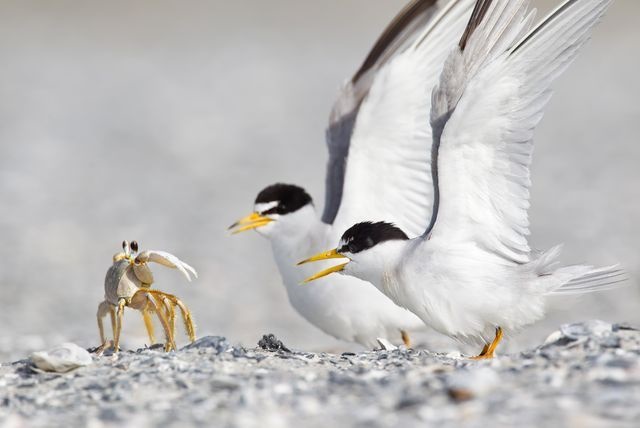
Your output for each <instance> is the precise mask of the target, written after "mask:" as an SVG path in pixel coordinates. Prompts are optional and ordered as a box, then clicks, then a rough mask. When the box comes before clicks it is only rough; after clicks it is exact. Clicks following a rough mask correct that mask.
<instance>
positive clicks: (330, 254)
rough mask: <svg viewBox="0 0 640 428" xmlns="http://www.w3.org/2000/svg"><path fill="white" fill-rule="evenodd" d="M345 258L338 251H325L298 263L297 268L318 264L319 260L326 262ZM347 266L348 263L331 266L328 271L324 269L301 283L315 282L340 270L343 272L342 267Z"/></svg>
mask: <svg viewBox="0 0 640 428" xmlns="http://www.w3.org/2000/svg"><path fill="white" fill-rule="evenodd" d="M345 258H347V257H345V256H343V255H342V254H340V253H338V250H336V249H334V250H331V251H326V252H323V253H319V254H316V255H315V256H312V257H309V258H308V259H306V260H303V261H301V262H300V263H298V266H300V265H303V264H305V263H310V262H318V261H321V260H328V259H345ZM347 264H349V262H347V263H343V264H341V265H336V266H332V267H330V268H328V269H325V270H323V271H320V272H318V273H317V274H315V275H313V276H310V277H309V278H307V279H305V280H304V281H302V283H303V284H306V283H308V282H311V281H315V280H316V279H318V278H322V277H323V276H327V275H330V274H332V273H334V272H340V271H341V270H344V267H345V266H346V265H347Z"/></svg>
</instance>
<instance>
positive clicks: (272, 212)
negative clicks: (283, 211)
mask: <svg viewBox="0 0 640 428" xmlns="http://www.w3.org/2000/svg"><path fill="white" fill-rule="evenodd" d="M260 214H262V215H269V214H278V207H277V206H275V207H273V208H269V209H268V210H266V211H262V212H261V213H260Z"/></svg>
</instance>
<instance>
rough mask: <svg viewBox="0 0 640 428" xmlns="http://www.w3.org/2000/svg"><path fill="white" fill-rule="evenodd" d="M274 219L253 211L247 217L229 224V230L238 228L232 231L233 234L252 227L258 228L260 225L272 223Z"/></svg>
mask: <svg viewBox="0 0 640 428" xmlns="http://www.w3.org/2000/svg"><path fill="white" fill-rule="evenodd" d="M272 221H273V220H272V219H270V218H269V217H265V216H263V215H260V214H258V213H255V212H254V213H251V214H249V215H248V216H246V217H243V218H241V219H240V220H238V221H236V222H235V223H233V224H232V225H231V226H229V230H231V229H234V228H237V229H236V230H234V231H233V232H231V233H232V234H234V235H235V234H236V233H240V232H246V231H247V230H252V229H257V228H258V227H261V226H264V225H267V224H269V223H271V222H272Z"/></svg>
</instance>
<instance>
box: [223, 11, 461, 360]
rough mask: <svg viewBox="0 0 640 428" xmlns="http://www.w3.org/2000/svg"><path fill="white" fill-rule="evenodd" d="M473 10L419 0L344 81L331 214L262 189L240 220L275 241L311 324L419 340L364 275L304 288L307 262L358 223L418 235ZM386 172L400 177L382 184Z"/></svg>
mask: <svg viewBox="0 0 640 428" xmlns="http://www.w3.org/2000/svg"><path fill="white" fill-rule="evenodd" d="M472 9H473V1H472V0H452V1H448V2H447V1H441V2H436V1H435V0H427V1H412V2H410V3H409V4H408V5H407V6H406V7H405V8H404V9H403V11H401V12H400V14H399V15H398V16H397V17H396V18H395V19H394V20H393V21H392V22H391V24H390V25H389V26H388V28H387V29H386V30H385V31H384V33H383V34H382V36H381V37H380V39H379V40H378V42H377V43H376V44H375V46H374V47H373V49H372V50H371V53H370V54H369V55H368V57H367V58H366V60H365V62H364V63H363V65H362V67H361V68H360V69H359V70H358V72H357V73H356V74H355V76H354V77H353V78H352V79H350V80H349V81H348V82H347V84H346V85H345V86H344V87H343V90H342V92H341V94H340V96H339V98H338V100H337V101H336V103H335V104H334V107H333V110H332V112H331V117H330V123H329V128H328V129H327V132H326V139H327V145H328V149H329V163H328V167H327V176H326V198H325V206H324V211H323V214H322V217H321V218H320V216H319V215H318V214H317V213H316V210H315V207H314V204H313V201H312V199H311V197H310V196H309V194H308V193H307V192H306V191H305V190H304V189H303V188H301V187H299V186H295V185H290V184H275V185H271V186H268V187H266V188H265V189H264V190H262V191H261V192H260V193H259V194H258V196H257V198H256V200H255V204H254V212H253V213H252V214H250V215H248V216H247V217H245V218H243V219H241V220H239V221H238V222H236V223H234V225H232V226H231V229H233V230H234V233H235V232H242V231H247V230H256V231H257V232H258V233H259V234H261V235H263V236H265V237H266V238H268V239H269V240H270V242H271V245H272V250H273V255H274V258H275V260H276V263H277V265H278V268H279V270H280V274H281V276H282V280H283V283H284V285H285V287H286V290H287V294H288V297H289V301H290V303H291V305H292V306H293V307H294V308H295V309H296V310H297V312H298V313H299V314H300V315H302V316H303V317H304V318H305V319H307V320H308V321H309V322H310V323H311V324H313V325H315V326H316V327H318V328H320V329H321V330H322V331H324V332H325V333H327V334H329V335H331V336H333V337H335V338H338V339H342V340H345V341H349V342H357V343H360V344H362V345H364V346H365V347H368V348H372V347H376V346H377V344H378V340H377V339H378V338H384V339H386V340H389V341H391V342H392V343H398V342H399V341H400V339H402V340H403V341H404V343H405V344H406V345H407V346H409V344H410V342H409V336H408V333H407V332H408V331H409V330H413V329H423V328H424V325H423V323H422V321H420V319H419V318H418V317H416V316H415V315H413V314H412V313H410V312H409V311H407V310H405V309H403V308H400V307H398V306H397V305H395V304H394V303H393V302H392V301H391V300H390V299H389V298H387V297H386V296H385V295H384V294H382V293H380V292H379V291H377V290H376V289H375V288H374V287H371V285H370V284H366V283H365V282H364V281H362V280H359V279H357V278H349V277H333V278H327V279H325V280H323V281H322V284H313V285H309V286H301V285H300V283H301V281H302V280H303V279H304V278H305V277H306V276H308V275H310V274H311V273H312V268H313V267H303V268H296V266H295V263H296V262H297V261H298V260H300V259H301V258H303V257H305V256H307V255H309V254H312V253H314V252H317V251H319V250H321V249H322V248H326V247H327V246H328V245H329V244H330V243H332V242H336V240H337V239H338V238H339V237H340V234H341V233H342V232H343V231H344V229H345V228H346V227H348V226H349V225H351V224H353V223H355V222H358V221H363V220H366V219H369V218H371V217H372V216H373V217H374V218H380V219H388V218H391V219H392V220H393V221H395V222H396V223H397V224H399V225H402V227H404V228H405V229H406V230H407V231H408V233H410V234H413V236H418V235H419V234H420V233H422V231H423V230H424V228H425V227H426V225H427V222H428V221H427V219H428V217H429V216H430V215H431V211H432V206H433V192H432V190H431V188H432V186H431V185H430V182H431V160H430V159H431V154H430V153H431V145H432V140H431V136H432V132H431V126H430V124H429V120H428V117H429V111H430V108H431V100H430V97H429V93H430V92H431V90H432V88H433V87H434V86H435V84H436V83H437V79H438V76H439V75H440V71H441V70H442V67H443V64H444V60H445V59H446V57H447V54H448V52H449V51H450V50H451V49H452V48H453V47H454V46H455V45H456V43H457V41H458V38H459V34H460V33H461V32H462V31H463V29H464V27H465V24H466V22H467V20H468V18H469V16H470V14H471V11H472ZM382 169H384V170H385V171H386V172H387V173H388V174H390V175H393V177H394V179H393V180H381V179H380V176H381V174H380V171H381V170H382Z"/></svg>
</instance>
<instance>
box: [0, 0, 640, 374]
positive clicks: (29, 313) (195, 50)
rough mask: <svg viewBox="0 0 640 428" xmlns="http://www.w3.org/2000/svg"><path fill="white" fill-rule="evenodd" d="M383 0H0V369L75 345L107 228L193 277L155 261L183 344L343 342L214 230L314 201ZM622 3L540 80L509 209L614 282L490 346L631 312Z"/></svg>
mask: <svg viewBox="0 0 640 428" xmlns="http://www.w3.org/2000/svg"><path fill="white" fill-rule="evenodd" d="M534 3H536V4H541V5H542V7H543V9H545V10H548V9H549V7H550V5H552V4H554V2H551V1H545V2H534ZM402 4H403V1H401V0H394V1H381V0H378V1H373V2H372V1H369V0H349V1H330V2H297V1H296V2H294V1H284V0H276V1H271V2H262V1H243V2H226V1H225V2H222V1H193V2H188V3H184V2H177V1H153V2H152V1H140V2H136V3H135V5H134V4H132V3H130V2H125V1H116V2H108V3H105V2H93V1H91V2H85V1H82V2H81V1H58V2H37V1H20V2H11V1H2V2H0V58H2V67H0V123H1V124H2V126H0V237H1V239H0V290H2V295H1V296H0V302H1V304H2V309H1V310H0V324H1V325H3V326H4V328H3V329H2V333H0V357H2V358H0V360H4V361H6V360H8V359H12V358H14V357H15V358H19V357H22V356H24V355H25V352H26V351H28V350H30V349H37V348H42V347H44V346H46V345H48V344H49V343H59V342H60V341H62V340H72V341H75V342H77V343H80V344H83V345H85V346H89V345H92V344H95V342H96V341H97V329H96V326H95V321H94V314H95V310H96V306H97V304H98V302H99V301H100V300H101V297H102V293H103V278H104V274H105V272H106V270H107V268H108V267H109V265H110V259H111V256H112V254H113V253H115V252H116V251H117V250H118V248H119V243H120V242H121V241H122V239H137V240H138V241H139V242H140V243H141V244H142V247H143V248H154V249H164V250H168V251H171V252H173V253H175V254H177V255H179V256H180V257H182V258H183V259H184V260H186V261H187V262H189V263H190V264H192V265H193V266H195V267H196V268H197V269H198V270H199V272H200V279H199V280H198V281H197V282H195V283H193V284H186V283H185V282H184V280H183V279H182V278H181V277H180V276H179V275H178V273H177V272H171V271H169V272H163V271H161V270H160V269H156V272H157V286H158V287H159V288H162V289H165V290H167V291H171V292H175V293H178V294H179V295H180V296H181V297H183V298H184V300H185V302H187V303H188V304H189V305H190V306H191V308H192V309H193V312H194V314H195V316H196V320H197V322H198V325H199V332H200V334H220V335H224V336H227V337H229V338H233V341H234V342H236V341H237V342H241V343H248V344H254V343H255V342H256V340H257V338H258V337H259V336H260V333H261V332H264V331H272V332H274V333H276V334H277V335H278V336H279V337H281V338H283V339H284V340H285V341H286V342H287V343H288V344H290V345H291V346H294V347H296V348H298V349H309V350H326V349H334V350H348V349H352V347H350V346H347V345H345V344H342V343H338V342H336V341H334V340H333V339H331V338H328V337H327V336H325V335H324V334H322V333H321V332H319V331H317V330H316V329H315V328H314V327H312V326H310V325H308V324H307V323H306V322H305V321H303V320H302V319H301V318H300V317H299V316H298V315H297V314H296V313H295V312H294V311H293V309H291V307H290V306H289V305H288V302H287V300H286V295H285V292H284V289H283V287H282V286H281V284H280V279H279V276H278V272H277V270H276V267H275V265H274V263H273V261H272V258H271V254H270V249H269V246H268V244H267V242H265V241H264V240H262V239H261V238H259V237H258V236H256V235H252V234H247V235H245V236H240V237H233V238H232V237H230V236H228V234H227V232H226V230H225V229H226V226H227V225H228V224H230V223H231V222H232V221H234V220H235V219H237V218H238V217H239V216H241V215H244V214H246V213H248V212H249V210H250V209H251V206H252V201H253V198H254V197H255V194H256V193H257V191H259V190H260V189H261V188H262V187H264V186H265V185H267V184H270V183H273V182H275V181H287V182H294V183H299V184H302V185H304V186H305V187H306V188H307V189H308V190H309V191H310V193H311V194H312V195H314V196H315V197H316V199H317V201H318V205H320V206H321V205H322V195H323V181H324V164H325V161H326V151H325V147H324V142H323V135H324V126H325V123H326V119H327V116H328V111H329V108H330V106H331V104H332V101H333V97H334V95H335V94H336V93H337V90H338V87H339V85H340V83H341V82H342V81H343V80H344V79H345V78H346V77H347V76H348V75H349V74H350V73H351V72H352V71H353V70H355V68H356V67H357V65H358V63H359V62H360V61H361V60H362V58H363V57H364V54H365V52H366V51H367V49H368V48H369V47H370V45H371V43H372V41H373V40H374V39H375V37H376V36H377V34H378V33H379V32H380V30H381V29H382V28H383V27H384V25H385V24H386V22H387V21H388V20H389V19H390V18H391V16H393V14H394V13H395V12H396V11H397V10H399V8H400V7H401V5H402ZM639 14H640V3H638V2H632V1H620V0H619V1H618V2H616V3H615V4H614V6H613V7H612V9H611V11H610V13H609V15H608V16H607V17H606V19H605V21H604V23H603V25H602V26H601V27H599V28H598V29H597V31H596V33H595V34H594V37H593V41H592V42H591V43H590V44H589V45H588V46H587V48H586V49H585V50H584V52H583V54H582V55H581V56H580V58H579V59H578V61H577V62H576V63H575V64H574V65H573V66H572V67H571V68H570V69H569V71H568V72H567V73H566V75H565V76H564V77H563V78H562V79H561V80H560V81H559V82H558V83H557V85H556V88H557V91H556V96H555V98H554V99H553V100H552V102H551V104H550V106H549V108H548V111H547V114H546V118H545V120H544V121H543V123H542V124H541V126H540V127H539V130H538V132H537V147H536V156H535V160H534V165H533V183H534V185H533V190H532V192H533V193H532V209H531V212H530V214H531V221H532V242H533V244H534V246H536V247H538V248H548V247H550V246H552V245H555V244H557V243H561V242H564V243H565V252H564V254H565V257H564V258H565V260H566V261H567V262H589V263H593V264H599V265H604V264H611V263H615V262H620V263H622V264H623V265H624V266H625V267H626V268H627V269H628V270H629V272H630V276H631V281H630V284H631V286H630V287H628V288H627V289H626V290H621V291H616V292H610V293H607V294H602V295H598V296H587V297H581V298H570V299H569V298H567V299H563V300H558V301H554V302H552V305H551V310H550V313H549V317H548V319H547V320H546V321H544V322H541V323H539V324H538V325H536V326H534V327H532V328H530V329H528V330H527V331H526V332H524V333H523V334H522V335H521V336H519V337H518V338H516V339H514V340H513V341H512V342H511V343H510V344H507V346H510V347H511V349H518V348H519V347H521V346H524V345H527V344H531V343H539V342H540V340H541V339H542V338H544V337H546V335H547V334H548V333H549V332H550V331H551V330H552V329H553V326H555V325H558V324H559V323H562V322H571V321H577V320H580V319H590V318H602V319H606V320H611V321H624V320H626V321H632V322H634V321H635V322H638V321H640V311H638V310H637V308H638V304H639V302H640V293H639V291H638V289H639V288H638V285H639V278H640V257H638V250H637V243H638V241H639V238H640V226H639V225H638V222H637V219H638V218H640V198H638V185H639V184H640V169H638V160H639V159H640V145H638V144H637V142H638V137H637V136H638V130H639V126H640V122H639V121H638V118H640V103H638V102H637V100H638V95H639V89H640V85H639V84H638V81H637V77H636V76H637V69H638V58H639V56H638V55H637V52H638V50H637V44H638V40H639V39H640V27H638V25H637V22H636V17H637V16H638V15H639ZM129 320H130V321H129V322H128V323H127V326H126V336H125V338H126V340H128V341H129V342H128V346H131V347H135V346H140V345H141V344H142V343H144V335H143V330H142V323H141V322H140V321H139V318H138V317H130V318H129ZM427 340H431V342H429V343H435V342H436V341H435V339H429V338H427Z"/></svg>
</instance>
